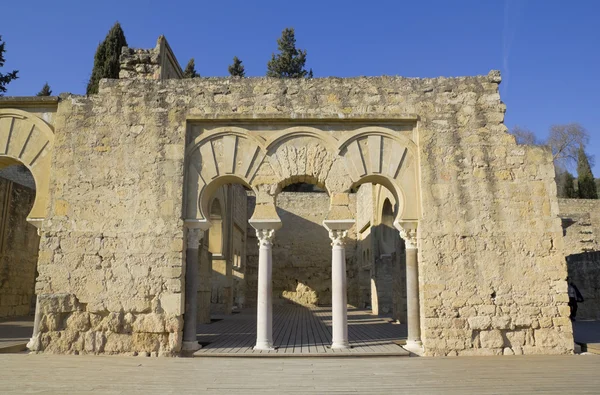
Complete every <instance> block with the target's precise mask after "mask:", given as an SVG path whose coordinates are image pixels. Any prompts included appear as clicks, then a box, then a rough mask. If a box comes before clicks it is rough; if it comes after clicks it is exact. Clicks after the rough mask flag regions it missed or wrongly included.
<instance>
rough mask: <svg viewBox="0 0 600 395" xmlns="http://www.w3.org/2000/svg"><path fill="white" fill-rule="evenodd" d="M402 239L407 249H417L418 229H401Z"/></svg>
mask: <svg viewBox="0 0 600 395" xmlns="http://www.w3.org/2000/svg"><path fill="white" fill-rule="evenodd" d="M400 237H401V238H402V240H404V243H405V245H406V248H407V249H409V248H417V229H411V228H400Z"/></svg>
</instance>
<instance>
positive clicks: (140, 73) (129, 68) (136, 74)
mask: <svg viewBox="0 0 600 395" xmlns="http://www.w3.org/2000/svg"><path fill="white" fill-rule="evenodd" d="M119 63H120V70H119V78H122V79H144V80H165V79H171V78H182V77H183V71H182V70H181V66H180V65H179V63H178V62H177V59H175V55H173V51H172V50H171V47H170V46H169V44H168V43H167V40H166V39H165V37H164V36H160V37H158V40H157V41H156V47H154V48H152V49H141V48H129V47H123V48H122V50H121V56H120V58H119Z"/></svg>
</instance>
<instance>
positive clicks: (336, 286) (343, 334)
mask: <svg viewBox="0 0 600 395" xmlns="http://www.w3.org/2000/svg"><path fill="white" fill-rule="evenodd" d="M344 233H345V232H344ZM342 237H343V236H342ZM331 255H332V260H331V282H332V285H331V292H332V295H331V298H332V300H331V315H332V319H333V331H332V334H333V339H332V344H331V348H334V349H335V348H348V347H349V346H350V344H349V342H348V296H347V292H346V249H345V247H344V244H343V242H339V243H338V242H336V241H334V243H333V247H332V251H331Z"/></svg>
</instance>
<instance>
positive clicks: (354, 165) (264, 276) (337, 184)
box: [182, 116, 421, 351]
mask: <svg viewBox="0 0 600 395" xmlns="http://www.w3.org/2000/svg"><path fill="white" fill-rule="evenodd" d="M286 123H287V124H289V123H290V121H289V120H284V119H279V118H275V119H273V118H263V119H235V120H233V119H222V120H214V119H212V120H208V119H202V118H195V119H188V130H187V138H186V141H187V145H186V150H185V164H184V203H183V213H182V218H183V221H184V228H185V229H184V234H186V235H187V237H186V240H187V246H186V249H185V251H186V254H185V257H184V262H183V265H184V267H185V268H186V269H185V273H186V278H187V279H193V281H186V285H185V297H184V299H185V314H184V336H183V350H184V351H194V350H197V349H198V348H199V345H198V344H197V342H196V322H197V320H196V311H197V310H196V307H197V306H196V303H197V301H196V294H197V286H198V285H197V284H196V280H195V279H196V277H197V261H198V246H199V243H200V240H201V239H202V237H203V235H204V233H205V232H206V231H207V230H208V229H209V228H210V206H209V204H210V201H211V197H212V195H213V194H214V192H215V191H216V190H217V189H218V188H219V187H221V186H222V185H224V184H232V183H236V184H241V185H243V186H245V187H246V188H249V189H251V190H252V191H253V192H254V193H255V195H256V207H255V210H254V214H253V215H252V218H250V219H249V221H248V222H249V223H250V225H251V226H253V227H254V228H255V229H256V232H257V237H258V239H259V245H260V250H259V279H258V300H257V328H258V331H257V343H256V347H257V349H265V350H268V349H271V348H272V346H273V345H272V338H271V337H272V336H270V335H269V334H270V328H272V321H271V320H272V318H271V317H272V303H271V295H270V289H271V270H272V254H271V246H272V239H273V237H274V236H275V233H276V230H277V229H279V228H280V227H281V220H280V219H279V217H278V215H277V212H276V199H277V195H278V194H279V192H281V190H282V188H283V187H284V186H285V185H288V184H290V183H293V182H302V181H304V180H305V179H307V178H310V179H311V182H312V183H315V181H316V184H317V185H323V186H325V187H326V189H327V191H328V193H329V196H330V199H331V203H330V210H329V214H328V215H327V218H326V220H325V221H324V223H323V226H324V227H325V228H326V229H327V230H328V231H329V236H330V238H331V240H332V246H333V250H332V267H333V269H334V271H333V273H332V276H333V279H332V280H333V287H332V292H333V293H334V295H332V303H333V305H334V306H336V307H334V310H335V312H334V313H333V317H334V323H333V325H334V328H333V333H334V339H333V345H332V346H333V347H335V348H343V347H347V344H348V337H347V321H346V316H347V312H346V310H347V309H346V306H345V301H346V297H345V295H346V280H345V277H346V276H345V271H346V268H345V266H346V262H345V257H344V254H340V251H341V250H342V248H341V247H343V243H344V238H345V237H346V233H347V231H348V229H349V228H351V227H352V226H353V225H354V214H353V213H351V212H350V210H349V208H348V204H349V198H348V196H349V195H348V194H349V192H350V190H351V189H352V188H357V187H358V186H360V185H362V184H364V183H373V184H380V185H383V186H384V187H386V188H387V189H388V190H389V191H390V192H391V193H392V195H393V196H394V197H395V199H396V202H398V214H397V216H396V218H395V220H394V226H395V227H396V229H398V231H399V232H400V237H402V238H403V239H404V241H405V245H406V250H407V251H406V256H407V304H408V306H407V315H408V320H407V321H408V340H407V344H408V345H409V346H415V347H419V348H420V347H421V336H420V327H421V325H420V308H419V304H420V302H419V281H418V250H417V243H418V234H417V231H418V221H419V218H420V212H421V204H420V201H421V196H420V195H421V188H420V166H419V151H418V146H417V143H416V142H415V141H418V129H417V118H416V117H412V116H409V117H398V118H397V119H392V120H389V119H386V120H376V119H374V120H371V119H352V120H348V119H346V120H341V119H303V120H301V121H298V122H295V125H294V126H288V125H286ZM357 123H358V124H359V125H356V124H357ZM274 124H280V125H281V126H280V127H279V128H276V129H275V130H274V127H273V125H274ZM298 124H302V125H298ZM331 124H335V126H336V127H338V128H339V129H338V130H337V131H336V133H331V132H329V131H328V129H329V128H328V127H327V126H328V125H331ZM369 124H373V125H374V126H364V125H369ZM393 124H402V125H410V126H411V128H409V129H411V130H409V131H408V133H400V132H398V131H397V130H394V129H392V128H391V127H386V126H387V125H393ZM194 125H203V126H205V129H202V130H201V131H200V132H195V134H194V133H192V132H191V130H192V126H194ZM250 125H252V126H253V127H254V128H253V129H251V128H250V127H249V126H250ZM257 125H258V127H260V126H261V125H264V126H265V127H264V130H256V127H257ZM345 125H348V126H347V127H346V126H345ZM382 125H386V126H382ZM244 126H246V127H244ZM344 127H346V129H347V130H345V129H344ZM296 139H304V140H305V141H310V144H308V143H307V144H304V145H303V144H300V147H298V146H297V144H296V145H294V143H293V142H294V141H295V140H296ZM299 141H301V140H297V141H296V142H297V143H298V142H299ZM298 157H302V158H304V160H298ZM284 158H285V159H284ZM290 158H293V159H291V160H290ZM294 163H296V164H294ZM302 163H303V165H302ZM336 251H337V252H336ZM336 290H337V291H336ZM192 296H193V297H192Z"/></svg>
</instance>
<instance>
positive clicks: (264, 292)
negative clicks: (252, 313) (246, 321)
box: [254, 229, 275, 350]
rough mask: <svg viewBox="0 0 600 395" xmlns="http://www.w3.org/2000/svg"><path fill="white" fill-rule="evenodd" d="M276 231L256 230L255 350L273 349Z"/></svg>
mask: <svg viewBox="0 0 600 395" xmlns="http://www.w3.org/2000/svg"><path fill="white" fill-rule="evenodd" d="M274 236H275V229H256V237H257V238H258V245H259V247H260V248H259V251H258V292H257V303H256V345H255V346H254V349H255V350H274V348H273V282H272V279H271V278H272V271H273V255H272V249H273V237H274Z"/></svg>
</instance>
